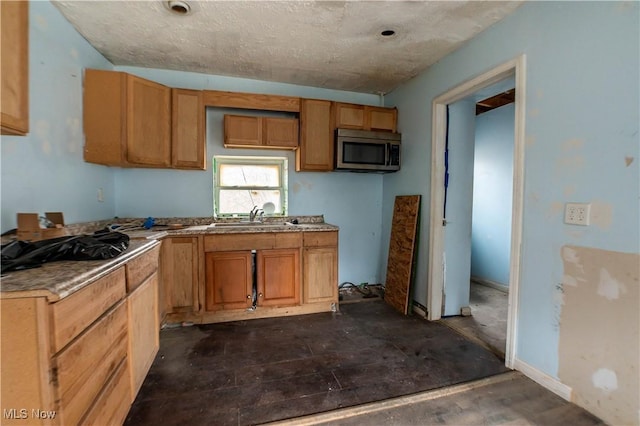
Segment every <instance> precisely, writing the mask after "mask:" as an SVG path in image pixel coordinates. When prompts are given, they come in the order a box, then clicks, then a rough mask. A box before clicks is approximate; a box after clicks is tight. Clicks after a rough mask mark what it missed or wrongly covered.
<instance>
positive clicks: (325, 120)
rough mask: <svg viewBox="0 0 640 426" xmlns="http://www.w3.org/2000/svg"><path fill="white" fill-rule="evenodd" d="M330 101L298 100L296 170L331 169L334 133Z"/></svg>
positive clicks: (319, 170)
mask: <svg viewBox="0 0 640 426" xmlns="http://www.w3.org/2000/svg"><path fill="white" fill-rule="evenodd" d="M331 111H332V106H331V102H330V101H322V100H315V99H302V100H301V102H300V147H299V148H298V150H297V151H296V171H298V172H304V171H309V172H322V171H332V170H333V161H334V158H333V153H334V135H333V128H334V126H333V116H332V114H331Z"/></svg>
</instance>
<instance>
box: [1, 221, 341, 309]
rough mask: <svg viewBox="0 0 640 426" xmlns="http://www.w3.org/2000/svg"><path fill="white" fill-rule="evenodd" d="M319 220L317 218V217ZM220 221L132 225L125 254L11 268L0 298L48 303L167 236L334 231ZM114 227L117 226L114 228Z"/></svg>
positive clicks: (311, 225)
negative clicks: (42, 299)
mask: <svg viewBox="0 0 640 426" xmlns="http://www.w3.org/2000/svg"><path fill="white" fill-rule="evenodd" d="M319 218H320V219H321V217H319ZM231 222H232V221H220V222H217V224H216V226H211V224H210V223H207V224H205V225H201V224H197V225H196V224H191V225H187V224H185V225H184V226H183V227H182V228H179V229H173V228H171V227H169V226H155V227H153V228H152V229H151V230H147V229H144V228H142V227H134V228H131V229H128V230H123V231H122V232H124V233H126V234H127V235H129V238H130V245H129V248H128V249H127V251H126V252H125V253H123V254H122V255H120V256H118V257H116V258H114V259H109V260H91V261H71V260H69V261H58V262H51V263H45V264H43V265H42V266H41V267H40V268H33V269H26V270H22V271H11V272H8V273H6V274H5V275H3V276H2V278H0V298H2V299H8V298H17V297H46V298H47V300H48V301H49V302H54V301H56V300H60V299H62V298H64V297H67V296H69V295H70V294H72V293H74V292H76V291H78V290H80V289H81V288H83V287H85V286H86V285H88V284H90V283H92V282H93V281H95V280H97V279H99V278H101V277H103V276H104V275H106V274H108V273H109V272H111V271H113V270H115V269H116V268H118V267H119V266H121V265H123V264H124V263H126V262H127V261H128V260H130V259H131V258H132V257H135V256H137V255H138V254H140V253H142V252H144V251H147V250H149V249H151V248H153V247H155V246H157V245H159V244H160V240H161V239H162V238H165V237H170V236H186V235H215V234H247V233H249V234H250V233H267V232H324V231H337V230H338V229H339V228H338V227H337V226H335V225H331V224H328V223H325V222H324V221H322V222H321V221H319V220H318V217H311V219H310V220H309V219H308V220H306V221H303V222H302V223H300V224H291V223H289V222H287V223H284V222H283V221H282V220H278V221H265V222H263V223H241V222H236V223H233V224H232V223H231ZM116 230H117V229H116Z"/></svg>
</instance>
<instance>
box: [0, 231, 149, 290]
mask: <svg viewBox="0 0 640 426" xmlns="http://www.w3.org/2000/svg"><path fill="white" fill-rule="evenodd" d="M159 244H160V241H157V240H156V239H131V240H130V244H129V248H128V249H127V250H126V251H125V252H124V253H123V254H121V255H120V256H118V257H115V258H113V259H107V260H86V261H78V260H63V261H57V262H50V263H45V264H43V265H42V266H41V267H39V268H33V269H25V270H21V271H11V272H7V273H6V274H4V275H3V276H2V278H0V289H1V292H0V298H2V299H10V298H17V297H46V298H47V300H48V301H49V302H54V301H56V300H60V299H62V298H64V297H66V296H69V295H70V294H72V293H74V292H76V291H78V290H80V289H81V288H83V287H85V286H86V285H88V284H90V283H92V282H93V281H95V280H97V279H99V278H101V277H103V276H105V275H107V274H108V273H109V272H111V271H113V270H115V269H117V268H118V267H120V266H122V265H123V264H124V263H126V262H127V261H129V260H130V259H131V258H133V257H135V256H137V255H139V254H141V253H143V252H145V251H147V250H150V249H152V248H153V247H155V246H158V245H159Z"/></svg>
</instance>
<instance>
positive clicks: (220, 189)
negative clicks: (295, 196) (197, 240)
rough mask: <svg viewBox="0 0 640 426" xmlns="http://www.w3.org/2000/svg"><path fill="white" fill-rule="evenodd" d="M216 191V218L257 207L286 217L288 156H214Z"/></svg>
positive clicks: (214, 212) (236, 214)
mask: <svg viewBox="0 0 640 426" xmlns="http://www.w3.org/2000/svg"><path fill="white" fill-rule="evenodd" d="M213 191H214V194H213V214H214V216H216V217H218V216H248V215H249V212H250V211H251V209H253V207H254V206H257V207H258V208H259V209H263V210H265V214H267V215H273V216H286V215H287V159H286V158H283V157H224V156H214V157H213ZM271 204H273V207H272V206H271ZM271 207H272V208H271Z"/></svg>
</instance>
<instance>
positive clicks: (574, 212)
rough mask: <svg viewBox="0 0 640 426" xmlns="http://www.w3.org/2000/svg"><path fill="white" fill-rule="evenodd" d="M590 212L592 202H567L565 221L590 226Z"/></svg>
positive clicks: (570, 223)
mask: <svg viewBox="0 0 640 426" xmlns="http://www.w3.org/2000/svg"><path fill="white" fill-rule="evenodd" d="M590 212H591V204H590V203H566V204H565V207H564V223H567V224H569V225H582V226H588V225H589V214H590Z"/></svg>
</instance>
